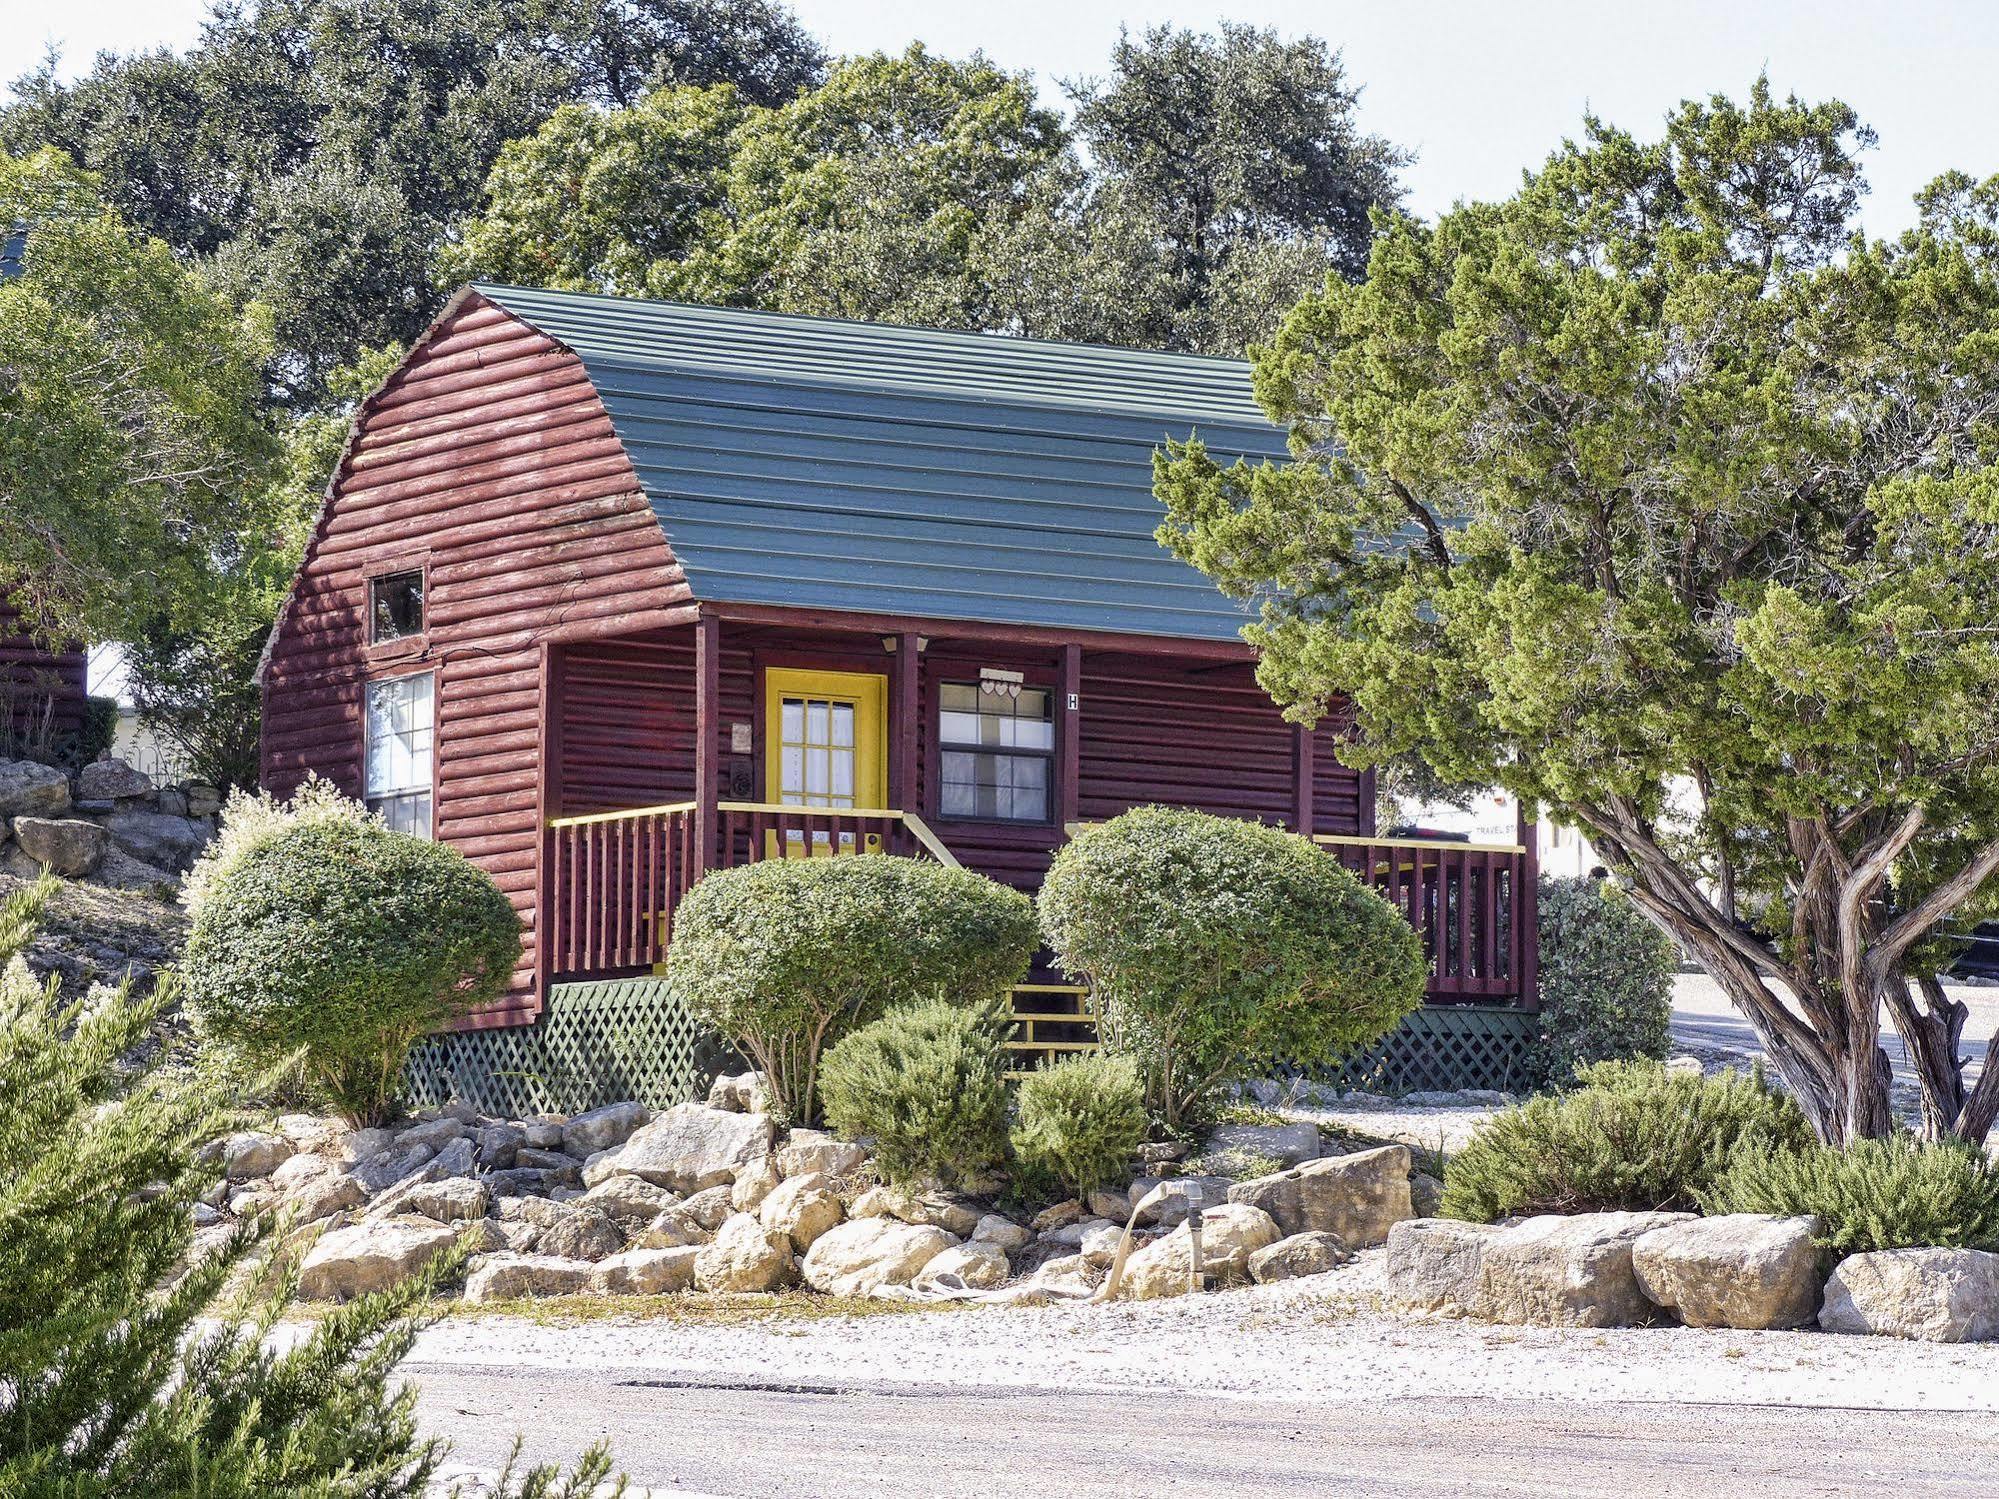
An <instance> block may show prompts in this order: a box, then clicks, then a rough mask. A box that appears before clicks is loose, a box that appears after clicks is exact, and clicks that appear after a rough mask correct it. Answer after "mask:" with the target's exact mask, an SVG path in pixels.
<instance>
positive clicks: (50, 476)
mask: <svg viewBox="0 0 1999 1499" xmlns="http://www.w3.org/2000/svg"><path fill="white" fill-rule="evenodd" d="M16 222H19V223H24V224H26V225H27V226H28V239H27V249H26V254H25V258H24V266H23V269H22V270H21V271H20V272H19V273H18V274H16V275H13V276H10V277H7V278H5V279H0V579H4V580H5V583H4V586H6V587H7V588H9V589H11V590H12V594H13V599H14V602H15V603H16V604H17V605H18V606H20V607H21V608H22V610H23V612H24V613H25V614H26V615H28V616H29V617H30V618H31V619H32V620H33V621H34V623H36V624H37V625H38V626H40V627H41V629H42V630H43V631H44V633H47V634H50V635H53V636H56V637H58V638H61V637H79V638H84V639H103V638H106V637H113V638H115V637H116V636H117V635H118V634H120V633H121V632H123V631H124V630H125V629H126V628H128V627H130V626H132V625H134V624H135V623H136V622H138V621H139V620H142V619H144V618H147V617H149V616H155V615H158V616H164V617H166V618H169V619H171V620H173V621H174V622H175V623H176V624H183V625H184V624H187V623H189V622H191V620H192V619H193V618H195V617H196V616H197V615H198V613H199V607H198V601H199V599H200V598H201V595H202V580H203V579H204V578H205V577H206V576H207V575H208V573H209V571H210V570H211V568H212V567H213V566H214V565H215V562H216V559H217V558H219V557H228V556H230V555H233V554H235V553H237V552H239V551H240V550H241V549H242V547H243V545H244V538H245V537H246V536H247V535H252V534H254V533H255V532H256V531H257V530H258V529H259V528H260V527H261V526H262V525H263V524H264V523H265V520H266V516H265V512H264V508H263V506H264V500H265V495H264V491H263V488H262V473H263V465H264V463H265V462H266V460H267V459H268V456H269V454H270V452H271V451H272V446H273V444H272V439H271V435H270V433H269V431H268V429H267V427H266V425H265V423H264V420H263V417H262V415H261V411H260V408H259V398H260V394H261V389H262V386H261V380H260V377H259V366H260V364H261V363H262V361H263V359H264V357H265V355H266V354H267V353H268V351H269V348H270V344H269V339H268V333H267V330H266V329H265V327H264V326H263V324H262V322H261V320H260V319H257V318H254V317H253V318H249V319H245V318H244V317H242V316H240V315H239V314H238V312H237V311H236V309H235V308H234V307H233V306H232V305H231V304H230V303H229V302H228V301H227V300H225V299H223V298H221V297H219V296H217V295H215V294H214V293H213V292H211V291H210V290H208V289H207V288H206V287H205V286H204V285H203V284H202V283H201V282H200V281H199V280H198V279H196V277H195V276H194V275H193V274H192V273H191V272H190V271H189V270H188V269H187V268H186V267H185V266H183V265H182V264H181V263H180V262H179V261H177V260H176V259H175V258H174V255H173V253H172V251H171V250H169V249H168V247H167V246H166V245H164V244H162V243H161V242H160V241H159V240H156V239H150V238H147V237H146V236H144V235H143V234H140V233H137V232H135V231H134V230H133V229H132V227H131V226H130V225H128V224H127V223H126V222H125V220H124V219H123V218H121V217H120V215H119V214H118V212H117V211H116V210H115V209H114V208H112V207H110V206H109V205H107V203H106V202H105V199H104V196H103V194H102V193H101V191H100V189H99V185H98V183H97V181H96V180H95V179H94V178H92V177H91V176H90V175H89V174H87V173H83V172H79V171H77V170H75V169H74V168H73V167H71V166H70V165H69V164H68V163H67V162H65V161H64V160H63V158H62V157H61V156H60V155H59V154H58V153H56V152H54V151H40V152H37V153H35V154H33V155H30V156H25V157H14V156H8V155H5V154H0V223H7V224H11V223H16Z"/></svg>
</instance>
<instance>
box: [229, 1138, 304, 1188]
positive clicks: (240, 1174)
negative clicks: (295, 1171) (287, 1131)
mask: <svg viewBox="0 0 1999 1499" xmlns="http://www.w3.org/2000/svg"><path fill="white" fill-rule="evenodd" d="M291 1156H292V1142H291V1141H289V1140H287V1139H286V1138H285V1137H284V1136H283V1135H274V1134H270V1133H268V1132H266V1131H264V1130H255V1129H246V1130H238V1131H237V1132H236V1133H235V1134H233V1135H230V1136H228V1137H226V1138H225V1139H224V1140H223V1142H222V1172H223V1174H224V1175H225V1176H227V1177H228V1178H229V1179H230V1180H231V1181H239V1182H240V1181H249V1180H251V1179H252V1178H254V1177H259V1176H269V1175H270V1174H271V1173H272V1172H273V1171H276V1170H277V1169H278V1167H280V1166H282V1165H284V1163H285V1162H286V1161H288V1160H290V1159H291Z"/></svg>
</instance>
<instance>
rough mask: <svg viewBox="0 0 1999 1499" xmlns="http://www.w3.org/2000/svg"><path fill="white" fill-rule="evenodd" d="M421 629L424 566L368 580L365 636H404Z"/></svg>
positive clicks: (378, 639) (374, 638)
mask: <svg viewBox="0 0 1999 1499" xmlns="http://www.w3.org/2000/svg"><path fill="white" fill-rule="evenodd" d="M422 633H423V569H421V568H417V569H415V570H414V571H411V572H406V573H388V574H385V575H384V576H382V577H379V578H371V579H369V581H368V638H369V640H371V641H373V642H374V643H376V644H380V643H381V642H382V641H384V640H407V639H409V638H410V637H411V636H413V635H421V634H422Z"/></svg>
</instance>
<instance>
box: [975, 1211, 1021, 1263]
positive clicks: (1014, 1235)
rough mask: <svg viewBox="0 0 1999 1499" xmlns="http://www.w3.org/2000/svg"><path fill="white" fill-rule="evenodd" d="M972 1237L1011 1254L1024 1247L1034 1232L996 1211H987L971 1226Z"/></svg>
mask: <svg viewBox="0 0 1999 1499" xmlns="http://www.w3.org/2000/svg"><path fill="white" fill-rule="evenodd" d="M972 1237H973V1238H974V1239H977V1240H980V1241H982V1242H984V1243H987V1244H993V1245H996V1246H998V1247H999V1249H1001V1250H1002V1251H1003V1252H1005V1253H1007V1254H1012V1253H1013V1252H1014V1251H1015V1250H1017V1249H1025V1248H1026V1247H1027V1245H1028V1241H1029V1240H1031V1239H1032V1238H1033V1237H1034V1232H1033V1230H1032V1229H1027V1228H1022V1227H1021V1226H1020V1225H1019V1224H1018V1223H1015V1222H1014V1221H1013V1219H1011V1218H1006V1217H1002V1216H1001V1215H1000V1214H998V1213H988V1214H986V1215H985V1217H983V1218H981V1219H980V1220H979V1221H978V1223H977V1224H976V1225H975V1226H974V1227H973V1229H972Z"/></svg>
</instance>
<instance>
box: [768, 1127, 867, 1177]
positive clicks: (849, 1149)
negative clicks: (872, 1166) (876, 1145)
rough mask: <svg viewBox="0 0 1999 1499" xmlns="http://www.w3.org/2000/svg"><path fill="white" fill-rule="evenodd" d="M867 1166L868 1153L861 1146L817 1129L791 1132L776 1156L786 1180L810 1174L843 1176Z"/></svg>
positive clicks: (778, 1167)
mask: <svg viewBox="0 0 1999 1499" xmlns="http://www.w3.org/2000/svg"><path fill="white" fill-rule="evenodd" d="M867 1162H868V1153H867V1151H865V1150H863V1149H862V1148H861V1147H860V1146H858V1145H855V1144H853V1143H851V1142H850V1141H847V1140H836V1139H834V1138H833V1136H831V1135H829V1134H827V1133H826V1132H825V1131H824V1130H817V1129H795V1130H793V1131H792V1132H791V1137H790V1138H789V1139H787V1140H786V1141H785V1142H784V1144H783V1145H781V1146H780V1147H779V1148H778V1152H777V1169H778V1171H779V1172H780V1173H781V1174H782V1175H785V1176H804V1175H806V1174H807V1173H808V1172H812V1171H817V1172H820V1173H821V1174H823V1175H825V1176H845V1175H847V1174H848V1173H849V1172H853V1171H858V1170H860V1169H861V1167H863V1166H865V1165H866V1164H867Z"/></svg>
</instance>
